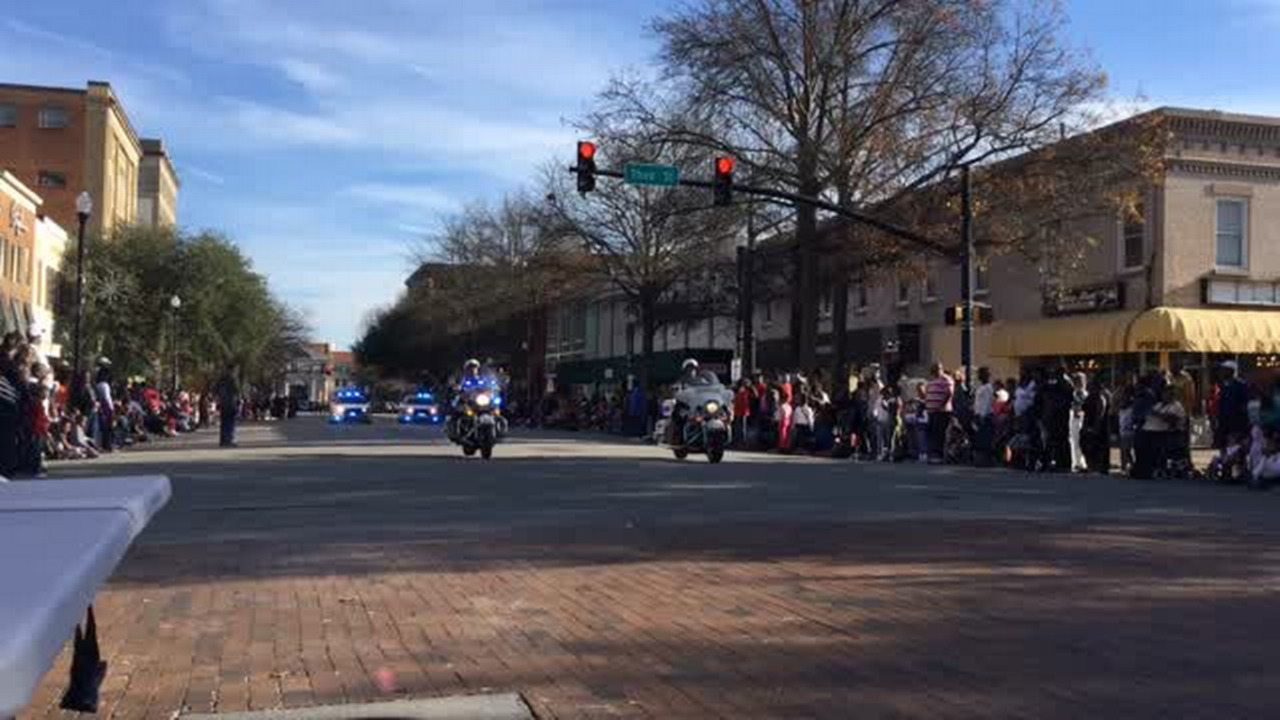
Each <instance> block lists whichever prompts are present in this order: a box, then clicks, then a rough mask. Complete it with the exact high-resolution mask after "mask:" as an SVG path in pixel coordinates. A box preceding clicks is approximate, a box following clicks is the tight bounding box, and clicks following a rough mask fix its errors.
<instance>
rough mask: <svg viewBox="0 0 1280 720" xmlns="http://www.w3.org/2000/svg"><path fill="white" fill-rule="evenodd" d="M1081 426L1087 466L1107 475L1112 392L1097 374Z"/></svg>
mask: <svg viewBox="0 0 1280 720" xmlns="http://www.w3.org/2000/svg"><path fill="white" fill-rule="evenodd" d="M1087 393H1088V394H1087V396H1086V397H1085V399H1084V418H1083V421H1082V423H1081V427H1080V449H1081V450H1082V451H1083V452H1084V464H1085V468H1086V469H1087V470H1089V471H1090V472H1095V473H1099V474H1102V475H1106V474H1108V473H1109V472H1110V471H1111V427H1110V422H1111V394H1110V393H1108V392H1107V389H1106V387H1104V386H1103V384H1102V383H1101V382H1099V381H1098V378H1097V377H1096V376H1095V377H1094V378H1093V379H1091V380H1090V381H1089V385H1088V388H1087Z"/></svg>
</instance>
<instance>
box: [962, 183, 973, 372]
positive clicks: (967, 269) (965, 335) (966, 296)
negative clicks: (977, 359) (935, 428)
mask: <svg viewBox="0 0 1280 720" xmlns="http://www.w3.org/2000/svg"><path fill="white" fill-rule="evenodd" d="M960 246H961V253H960V301H961V303H962V304H963V305H964V318H963V320H962V322H961V324H960V363H961V364H962V365H964V384H965V385H966V386H967V387H968V388H969V389H970V391H972V388H973V255H974V252H973V194H972V188H971V186H970V181H969V166H968V165H962V166H960Z"/></svg>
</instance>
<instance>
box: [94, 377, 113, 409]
mask: <svg viewBox="0 0 1280 720" xmlns="http://www.w3.org/2000/svg"><path fill="white" fill-rule="evenodd" d="M96 388H97V391H98V402H100V403H103V404H104V405H106V406H107V407H112V406H113V405H114V402H113V401H112V400H111V384H110V383H107V382H100V383H98V384H97V386H96Z"/></svg>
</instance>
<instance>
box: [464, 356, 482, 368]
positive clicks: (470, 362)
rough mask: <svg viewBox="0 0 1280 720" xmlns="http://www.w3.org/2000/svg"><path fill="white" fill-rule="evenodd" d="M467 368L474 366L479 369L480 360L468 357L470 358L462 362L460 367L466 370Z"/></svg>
mask: <svg viewBox="0 0 1280 720" xmlns="http://www.w3.org/2000/svg"><path fill="white" fill-rule="evenodd" d="M467 368H475V369H477V370H479V369H480V361H479V360H477V359H475V358H470V359H468V360H467V361H466V362H464V363H462V369H463V370H466V369H467Z"/></svg>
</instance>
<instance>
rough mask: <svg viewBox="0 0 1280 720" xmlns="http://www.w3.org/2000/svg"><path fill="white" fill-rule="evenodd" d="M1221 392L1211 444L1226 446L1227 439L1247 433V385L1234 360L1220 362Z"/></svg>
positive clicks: (1220, 447) (1220, 446) (1219, 446)
mask: <svg viewBox="0 0 1280 720" xmlns="http://www.w3.org/2000/svg"><path fill="white" fill-rule="evenodd" d="M1220 367H1221V372H1222V393H1221V394H1220V395H1219V396H1218V417H1217V418H1216V419H1217V423H1216V424H1215V427H1214V438H1213V445H1214V447H1216V448H1218V449H1222V448H1225V447H1226V446H1227V439H1228V438H1230V437H1232V436H1235V435H1240V436H1246V435H1248V434H1249V386H1248V385H1246V384H1245V382H1244V381H1243V380H1241V379H1240V366H1239V365H1236V363H1235V361H1234V360H1228V361H1226V362H1224V363H1222V365H1221V366H1220Z"/></svg>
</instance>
